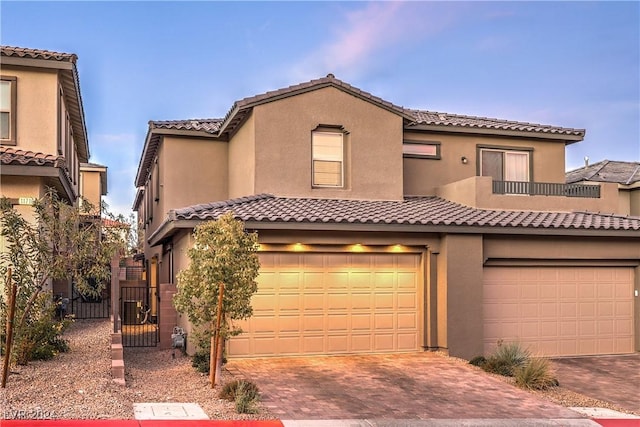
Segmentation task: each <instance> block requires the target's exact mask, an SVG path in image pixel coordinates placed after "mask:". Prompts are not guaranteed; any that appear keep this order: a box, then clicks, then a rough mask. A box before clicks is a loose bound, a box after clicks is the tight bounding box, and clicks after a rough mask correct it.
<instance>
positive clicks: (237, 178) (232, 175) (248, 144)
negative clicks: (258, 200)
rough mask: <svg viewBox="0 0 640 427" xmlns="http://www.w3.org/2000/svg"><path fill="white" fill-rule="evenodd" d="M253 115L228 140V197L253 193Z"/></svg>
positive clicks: (254, 142)
mask: <svg viewBox="0 0 640 427" xmlns="http://www.w3.org/2000/svg"><path fill="white" fill-rule="evenodd" d="M256 138H257V137H256V132H255V115H254V114H250V115H249V117H248V118H247V120H246V121H245V122H244V124H243V125H242V127H241V128H240V129H239V130H238V132H237V133H236V134H235V135H234V136H233V137H232V138H231V140H230V141H229V184H228V185H229V198H231V199H233V198H236V197H242V196H249V195H252V194H255V188H256V186H255V180H256Z"/></svg>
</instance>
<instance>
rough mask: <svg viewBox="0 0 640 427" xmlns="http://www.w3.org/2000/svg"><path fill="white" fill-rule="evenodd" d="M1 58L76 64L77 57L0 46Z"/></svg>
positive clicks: (70, 54) (71, 54)
mask: <svg viewBox="0 0 640 427" xmlns="http://www.w3.org/2000/svg"><path fill="white" fill-rule="evenodd" d="M0 52H1V53H2V56H16V57H20V58H31V59H53V60H56V61H66V62H74V63H75V62H76V60H77V59H78V57H77V56H76V54H74V53H63V52H53V51H50V50H43V49H30V48H25V47H14V46H0Z"/></svg>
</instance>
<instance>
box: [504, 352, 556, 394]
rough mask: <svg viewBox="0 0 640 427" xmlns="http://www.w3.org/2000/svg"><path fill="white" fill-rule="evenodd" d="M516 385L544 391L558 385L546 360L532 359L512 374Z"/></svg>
mask: <svg viewBox="0 0 640 427" xmlns="http://www.w3.org/2000/svg"><path fill="white" fill-rule="evenodd" d="M514 379H515V382H516V384H517V385H519V386H520V387H522V388H528V389H532V390H546V389H548V388H550V387H556V386H558V385H560V384H559V383H558V380H557V379H556V378H555V376H554V375H553V371H552V370H551V365H550V364H549V361H548V360H547V359H544V358H541V357H534V358H531V359H529V360H528V361H527V362H526V363H525V364H524V365H522V366H520V367H518V368H517V369H516V370H515V372H514Z"/></svg>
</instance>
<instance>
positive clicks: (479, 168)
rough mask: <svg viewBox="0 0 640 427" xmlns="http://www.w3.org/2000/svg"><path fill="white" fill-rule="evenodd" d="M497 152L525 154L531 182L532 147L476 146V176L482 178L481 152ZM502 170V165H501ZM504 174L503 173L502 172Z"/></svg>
mask: <svg viewBox="0 0 640 427" xmlns="http://www.w3.org/2000/svg"><path fill="white" fill-rule="evenodd" d="M483 150H488V151H499V152H502V153H505V152H509V151H510V152H517V153H526V154H527V157H528V159H529V162H528V165H527V166H528V168H529V171H528V172H529V173H528V175H529V181H528V182H533V147H513V146H503V145H477V146H476V175H477V176H482V151H483ZM503 168H504V163H503ZM503 173H504V171H503Z"/></svg>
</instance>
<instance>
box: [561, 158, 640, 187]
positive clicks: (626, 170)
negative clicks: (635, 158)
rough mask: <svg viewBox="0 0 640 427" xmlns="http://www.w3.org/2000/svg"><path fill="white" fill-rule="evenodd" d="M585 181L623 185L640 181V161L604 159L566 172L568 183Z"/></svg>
mask: <svg viewBox="0 0 640 427" xmlns="http://www.w3.org/2000/svg"><path fill="white" fill-rule="evenodd" d="M584 181H591V182H614V183H617V184H622V185H633V184H635V183H640V162H621V161H614V160H602V161H600V162H597V163H593V164H591V165H588V166H583V167H581V168H578V169H574V170H572V171H569V172H567V173H566V182H567V184H573V183H576V182H584Z"/></svg>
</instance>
